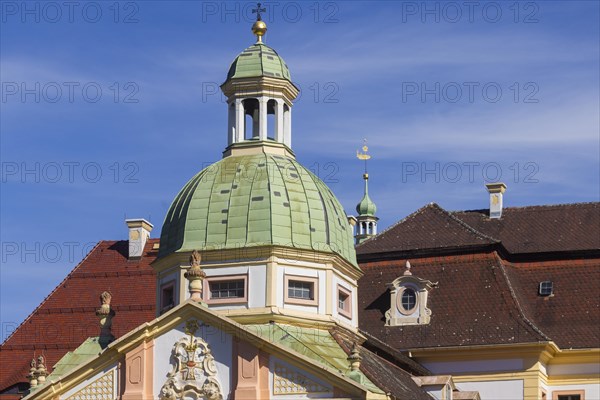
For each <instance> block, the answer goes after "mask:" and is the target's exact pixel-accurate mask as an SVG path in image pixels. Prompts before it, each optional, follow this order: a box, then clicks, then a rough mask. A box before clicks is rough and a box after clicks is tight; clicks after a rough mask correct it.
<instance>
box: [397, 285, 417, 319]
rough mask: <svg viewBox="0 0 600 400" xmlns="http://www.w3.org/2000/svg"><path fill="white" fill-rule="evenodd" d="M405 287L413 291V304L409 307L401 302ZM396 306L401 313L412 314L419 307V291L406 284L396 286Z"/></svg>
mask: <svg viewBox="0 0 600 400" xmlns="http://www.w3.org/2000/svg"><path fill="white" fill-rule="evenodd" d="M407 289H409V290H412V291H413V292H414V293H415V305H414V306H413V308H411V309H406V308H405V307H404V304H402V296H403V295H404V292H405V291H406V290H407ZM396 308H397V309H398V312H400V314H402V315H413V314H414V313H415V312H416V311H417V309H418V308H419V291H418V290H417V289H416V288H414V287H412V286H408V285H407V286H401V287H400V288H398V292H397V294H396Z"/></svg>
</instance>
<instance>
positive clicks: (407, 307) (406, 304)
mask: <svg viewBox="0 0 600 400" xmlns="http://www.w3.org/2000/svg"><path fill="white" fill-rule="evenodd" d="M396 302H397V305H398V311H400V312H401V313H402V314H412V313H413V311H414V310H415V307H416V306H417V292H416V291H415V290H414V289H413V288H409V287H406V288H404V289H403V290H402V291H401V292H400V293H398V297H397V300H396Z"/></svg>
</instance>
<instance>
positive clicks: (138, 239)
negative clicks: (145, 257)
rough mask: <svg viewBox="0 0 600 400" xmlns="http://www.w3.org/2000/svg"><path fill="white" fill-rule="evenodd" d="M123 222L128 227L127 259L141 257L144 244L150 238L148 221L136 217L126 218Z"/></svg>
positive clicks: (150, 225) (150, 230)
mask: <svg viewBox="0 0 600 400" xmlns="http://www.w3.org/2000/svg"><path fill="white" fill-rule="evenodd" d="M125 223H126V224H127V227H128V228H129V257H128V258H129V259H130V260H136V259H139V258H141V257H142V253H143V252H144V246H145V245H146V242H147V241H148V239H149V238H150V232H152V228H154V225H152V224H151V223H150V222H148V221H146V220H145V219H143V218H138V219H126V220H125Z"/></svg>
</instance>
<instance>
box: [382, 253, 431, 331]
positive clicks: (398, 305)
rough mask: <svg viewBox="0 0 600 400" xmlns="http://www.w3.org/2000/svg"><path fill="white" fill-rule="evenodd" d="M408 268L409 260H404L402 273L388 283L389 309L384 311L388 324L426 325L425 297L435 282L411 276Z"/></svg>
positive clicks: (427, 311) (428, 311)
mask: <svg viewBox="0 0 600 400" xmlns="http://www.w3.org/2000/svg"><path fill="white" fill-rule="evenodd" d="M410 268H411V267H410V262H408V261H406V270H405V271H404V274H403V275H402V276H400V277H398V278H396V279H395V280H394V281H393V282H392V283H389V284H388V287H389V289H390V309H389V310H388V311H387V312H386V313H385V320H386V321H385V324H386V325H388V326H400V325H426V324H428V323H429V321H430V319H431V310H430V309H428V308H427V297H428V294H429V291H430V290H431V289H432V288H434V287H435V286H436V285H437V283H432V282H430V281H428V280H426V279H420V278H418V277H416V276H413V274H412V272H410Z"/></svg>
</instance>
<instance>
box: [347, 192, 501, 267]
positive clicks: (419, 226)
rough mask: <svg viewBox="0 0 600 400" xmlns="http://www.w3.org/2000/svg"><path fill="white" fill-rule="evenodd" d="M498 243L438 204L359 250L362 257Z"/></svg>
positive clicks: (402, 221) (433, 204)
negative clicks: (373, 254)
mask: <svg viewBox="0 0 600 400" xmlns="http://www.w3.org/2000/svg"><path fill="white" fill-rule="evenodd" d="M497 242H498V241H497V240H496V239H494V238H492V237H489V236H487V235H485V234H483V233H481V232H479V231H477V230H475V229H473V228H472V227H471V226H469V225H467V224H465V223H464V222H463V221H461V220H460V219H459V218H456V217H455V216H453V215H452V214H451V213H449V212H448V211H446V210H444V209H443V208H441V207H440V206H438V205H437V204H435V203H430V204H428V205H426V206H425V207H422V208H420V209H419V210H417V211H415V212H414V213H412V214H411V215H409V216H408V217H406V218H404V219H403V220H401V221H399V222H398V223H396V224H395V225H392V226H391V227H390V228H388V229H386V230H385V231H383V232H381V233H380V234H379V235H377V236H375V237H373V238H370V239H368V240H365V241H364V242H362V243H361V244H360V245H358V246H357V247H356V252H357V254H358V255H359V256H361V255H369V254H372V253H378V254H379V253H395V252H411V253H416V252H419V251H420V250H428V249H455V248H458V247H473V248H477V247H482V246H489V245H493V244H496V243H497Z"/></svg>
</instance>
